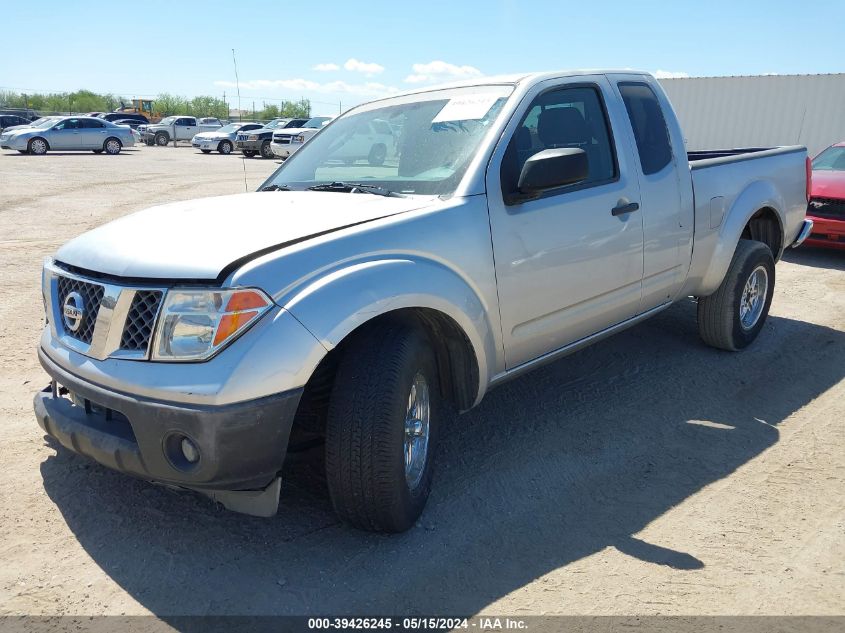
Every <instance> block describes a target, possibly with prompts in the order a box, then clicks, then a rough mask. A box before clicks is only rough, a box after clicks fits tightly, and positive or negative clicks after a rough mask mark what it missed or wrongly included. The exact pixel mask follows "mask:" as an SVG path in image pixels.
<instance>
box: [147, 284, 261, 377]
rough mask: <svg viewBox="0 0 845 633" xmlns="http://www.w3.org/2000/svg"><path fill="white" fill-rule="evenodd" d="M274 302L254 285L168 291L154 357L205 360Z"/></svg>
mask: <svg viewBox="0 0 845 633" xmlns="http://www.w3.org/2000/svg"><path fill="white" fill-rule="evenodd" d="M272 305H273V302H272V301H271V300H270V298H269V297H268V296H267V295H266V294H264V293H263V292H261V291H260V290H255V289H252V288H250V289H243V290H188V289H184V290H183V289H178V288H176V289H173V290H169V291H168V292H167V296H166V297H165V298H164V306H163V307H162V309H161V315H160V316H159V319H158V326H157V328H156V336H155V342H154V344H153V360H183V361H184V360H205V359H207V358H210V357H211V356H213V355H214V354H216V353H217V352H218V351H220V350H221V349H222V348H223V347H225V346H226V345H228V344H229V343H231V342H232V341H234V340H235V339H236V338H238V337H239V336H240V335H241V334H243V333H244V332H245V331H246V330H247V329H248V328H249V326H250V325H252V324H253V323H255V322H256V321H257V320H258V319H259V317H261V315H262V314H264V313H265V312H266V311H267V310H269V309H270V307H271V306H272Z"/></svg>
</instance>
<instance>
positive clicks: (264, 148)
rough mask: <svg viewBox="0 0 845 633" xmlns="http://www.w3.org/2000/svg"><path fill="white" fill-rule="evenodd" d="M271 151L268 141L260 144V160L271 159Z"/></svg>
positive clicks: (272, 155)
mask: <svg viewBox="0 0 845 633" xmlns="http://www.w3.org/2000/svg"><path fill="white" fill-rule="evenodd" d="M274 156H275V154H273V150H272V149H270V141H264V142H263V143H262V144H261V158H273V157H274Z"/></svg>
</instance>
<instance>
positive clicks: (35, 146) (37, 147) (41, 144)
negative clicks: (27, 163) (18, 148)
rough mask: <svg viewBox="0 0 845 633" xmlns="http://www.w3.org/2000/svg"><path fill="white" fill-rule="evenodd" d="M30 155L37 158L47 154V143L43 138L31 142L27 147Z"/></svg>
mask: <svg viewBox="0 0 845 633" xmlns="http://www.w3.org/2000/svg"><path fill="white" fill-rule="evenodd" d="M27 149H28V150H29V153H30V154H35V155H36V156H43V155H44V154H46V153H47V141H45V140H44V139H43V138H38V137H36V138H34V139H32V140H31V141H30V142H29V146H28V147H27Z"/></svg>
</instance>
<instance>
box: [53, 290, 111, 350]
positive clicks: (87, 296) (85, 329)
mask: <svg viewBox="0 0 845 633" xmlns="http://www.w3.org/2000/svg"><path fill="white" fill-rule="evenodd" d="M103 291H104V288H103V286H101V285H100V284H94V283H89V282H86V281H80V280H78V279H72V278H70V277H59V283H58V299H59V306H60V309H63V307H64V305H65V302H66V301H67V298H68V295H70V294H72V293H74V292H75V293H77V294H78V295H79V297H80V298H81V300H82V305H81V306H80V305H78V303H76V302H74V303H75V307H77V308H81V310H82V320H81V323H80V325H79V328H78V329H77V330H76V331H75V332H73V331H71V330H70V328H65V331H66V333H67V335H68V336H70V337H71V338H75V339H76V340H78V341H82V342H83V343H87V344H88V345H90V344H91V339H92V337H93V336H94V325H95V324H96V323H97V314H98V313H99V312H100V303H101V302H102V301H103Z"/></svg>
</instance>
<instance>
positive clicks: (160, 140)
mask: <svg viewBox="0 0 845 633" xmlns="http://www.w3.org/2000/svg"><path fill="white" fill-rule="evenodd" d="M169 142H170V137H169V136H168V135H167V134H165V133H164V132H159V133H158V134H156V135H155V143H156V145H158V146H159V147H164V146H165V145H167V144H168V143H169Z"/></svg>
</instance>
